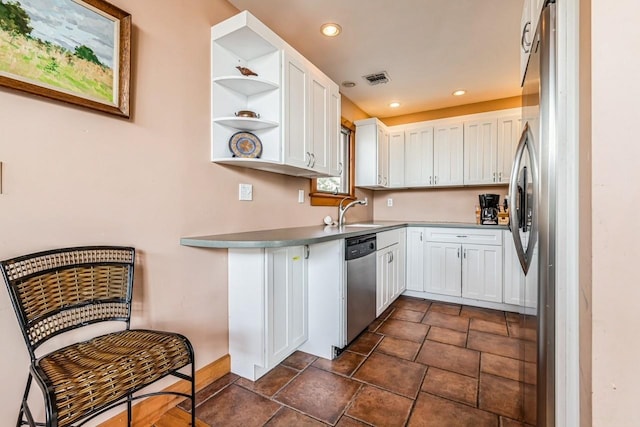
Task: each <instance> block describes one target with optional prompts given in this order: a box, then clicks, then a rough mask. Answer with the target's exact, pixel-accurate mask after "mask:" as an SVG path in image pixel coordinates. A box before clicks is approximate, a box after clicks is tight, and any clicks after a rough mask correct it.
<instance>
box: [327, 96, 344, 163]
mask: <svg viewBox="0 0 640 427" xmlns="http://www.w3.org/2000/svg"><path fill="white" fill-rule="evenodd" d="M330 96H331V99H330V103H331V105H330V107H331V115H330V117H329V121H330V124H329V152H330V153H331V162H330V168H331V170H330V171H329V173H330V174H331V176H340V175H342V169H343V168H344V165H345V161H347V162H348V161H349V159H344V151H343V150H341V149H340V132H341V126H342V121H341V114H342V113H341V108H342V107H341V105H342V104H341V99H340V92H339V91H338V86H337V85H334V84H332V85H331V93H330Z"/></svg>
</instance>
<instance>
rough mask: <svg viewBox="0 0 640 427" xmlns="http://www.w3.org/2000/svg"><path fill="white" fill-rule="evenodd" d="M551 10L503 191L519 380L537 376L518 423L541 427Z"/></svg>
mask: <svg viewBox="0 0 640 427" xmlns="http://www.w3.org/2000/svg"><path fill="white" fill-rule="evenodd" d="M555 7H556V6H555V4H553V3H550V4H547V5H546V6H545V7H544V9H543V11H542V16H541V18H540V21H539V24H538V28H537V29H536V33H535V36H534V39H533V42H532V44H531V55H530V58H529V62H528V65H527V70H526V74H525V78H524V83H523V85H522V125H523V130H522V136H521V137H520V142H519V145H518V148H517V150H516V155H515V160H514V164H513V170H512V172H511V182H510V185H509V199H510V200H509V201H510V206H511V209H510V228H511V234H512V236H513V240H514V245H515V249H516V253H517V254H518V259H519V261H520V265H521V266H522V274H523V277H522V280H521V285H522V287H523V289H522V291H521V292H520V295H521V298H522V301H521V307H522V312H521V314H520V319H519V323H520V324H519V326H520V330H521V331H527V332H529V333H526V332H524V333H523V334H522V337H523V338H524V339H523V340H522V346H521V352H522V359H523V360H524V361H525V363H524V364H523V365H524V366H523V368H522V369H523V372H522V378H525V377H526V375H525V372H524V370H525V369H527V366H528V367H530V366H531V365H529V364H531V363H533V364H535V367H536V373H537V375H536V381H535V384H526V383H523V389H522V399H523V418H524V420H525V422H527V423H530V424H535V425H537V426H539V427H552V426H555V263H556V259H555V247H556V242H555V222H556V217H555V215H556V166H557V165H556V153H557V147H556V144H557V141H556V126H555V117H556V31H555V29H556V9H555ZM535 294H537V298H533V299H531V298H530V296H531V295H535ZM527 297H529V298H527ZM525 300H526V301H525ZM532 300H533V301H534V303H531V301H532ZM530 382H533V381H530Z"/></svg>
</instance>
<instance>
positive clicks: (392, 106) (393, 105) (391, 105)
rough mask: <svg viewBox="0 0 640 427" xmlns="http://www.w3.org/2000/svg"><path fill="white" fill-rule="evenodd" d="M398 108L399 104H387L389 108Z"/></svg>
mask: <svg viewBox="0 0 640 427" xmlns="http://www.w3.org/2000/svg"><path fill="white" fill-rule="evenodd" d="M399 106H400V103H399V102H392V103H391V104H389V107H391V108H398V107H399Z"/></svg>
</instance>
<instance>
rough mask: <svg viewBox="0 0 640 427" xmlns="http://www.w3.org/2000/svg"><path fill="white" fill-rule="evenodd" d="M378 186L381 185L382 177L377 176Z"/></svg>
mask: <svg viewBox="0 0 640 427" xmlns="http://www.w3.org/2000/svg"><path fill="white" fill-rule="evenodd" d="M378 185H382V176H381V175H378Z"/></svg>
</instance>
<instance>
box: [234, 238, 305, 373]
mask: <svg viewBox="0 0 640 427" xmlns="http://www.w3.org/2000/svg"><path fill="white" fill-rule="evenodd" d="M306 254H307V247H305V246H294V247H284V248H268V249H229V354H230V355H231V371H232V372H233V373H235V374H238V375H240V376H242V377H244V378H247V379H250V380H252V381H255V380H257V379H258V378H260V377H261V376H262V375H264V374H265V373H266V372H268V371H269V370H270V369H271V368H273V367H274V366H276V365H277V364H278V363H280V362H281V361H282V360H284V359H285V358H286V357H287V356H289V355H290V354H291V353H293V352H294V351H295V350H296V349H297V348H298V347H300V345H301V344H302V343H304V342H305V341H306V340H307V336H308V324H307V319H308V316H307V310H308V306H307V300H308V298H307V292H308V286H307V285H308V274H307V256H306Z"/></svg>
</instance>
